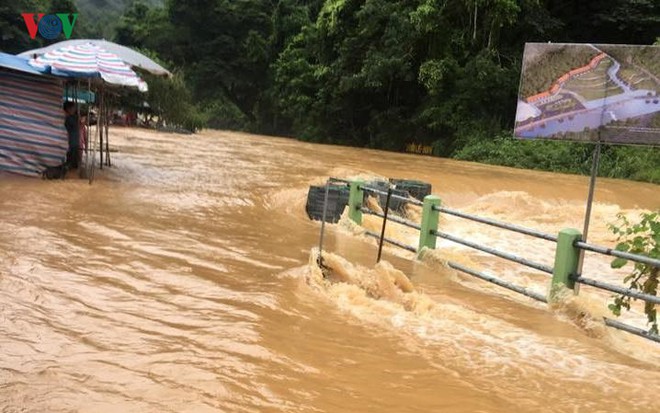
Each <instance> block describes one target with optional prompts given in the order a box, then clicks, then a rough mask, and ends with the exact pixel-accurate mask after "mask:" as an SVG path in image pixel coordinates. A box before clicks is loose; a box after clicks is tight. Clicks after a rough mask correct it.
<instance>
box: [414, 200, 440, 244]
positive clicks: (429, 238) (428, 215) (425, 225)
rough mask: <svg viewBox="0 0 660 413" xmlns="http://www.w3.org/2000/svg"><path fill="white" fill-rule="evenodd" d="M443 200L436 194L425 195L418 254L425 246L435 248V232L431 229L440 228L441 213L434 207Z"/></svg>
mask: <svg viewBox="0 0 660 413" xmlns="http://www.w3.org/2000/svg"><path fill="white" fill-rule="evenodd" d="M440 204H442V201H441V200H440V197H438V196H435V195H427V196H426V197H424V206H423V207H422V225H421V227H422V229H421V230H420V231H419V246H418V247H417V254H418V255H419V254H420V253H421V252H422V249H424V247H426V248H430V249H435V240H436V238H437V237H436V236H435V234H433V233H431V231H437V230H438V220H439V217H440V213H439V212H438V211H436V210H435V209H434V208H433V207H434V206H440Z"/></svg>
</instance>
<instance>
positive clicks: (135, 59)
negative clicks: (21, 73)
mask: <svg viewBox="0 0 660 413" xmlns="http://www.w3.org/2000/svg"><path fill="white" fill-rule="evenodd" d="M80 45H92V46H98V47H100V48H101V49H103V50H106V51H108V52H110V53H113V54H115V55H116V56H117V57H119V58H120V59H121V60H122V61H123V62H124V63H126V64H127V65H129V66H131V67H134V68H135V67H137V68H140V69H142V70H144V71H145V72H149V73H151V74H153V75H157V76H170V75H171V73H170V72H169V71H168V70H167V69H165V68H164V67H162V66H161V65H159V64H158V63H156V62H154V61H153V60H151V59H150V58H148V57H147V56H145V55H143V54H142V53H140V52H136V51H135V50H133V49H130V48H128V47H126V46H122V45H120V44H117V43H113V42H109V41H107V40H93V39H75V40H65V41H62V42H58V43H54V44H51V45H50V46H46V47H42V48H40V49H34V50H28V51H26V52H23V53H21V54H20V55H19V56H25V57H28V58H33V57H34V56H35V55H36V56H41V55H44V54H46V53H48V52H52V51H53V50H57V49H61V48H63V47H68V46H80Z"/></svg>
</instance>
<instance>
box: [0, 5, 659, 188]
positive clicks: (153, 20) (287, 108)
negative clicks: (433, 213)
mask: <svg viewBox="0 0 660 413" xmlns="http://www.w3.org/2000/svg"><path fill="white" fill-rule="evenodd" d="M30 1H32V0H20V1H19V2H18V3H19V4H20V3H29V2H30ZM4 2H7V4H8V5H7V6H0V28H2V30H3V38H2V39H5V38H6V36H5V31H7V33H8V36H12V35H13V34H12V33H13V32H12V30H13V28H14V27H15V24H16V20H17V19H16V17H15V15H14V14H16V13H18V10H20V9H21V7H19V6H14V4H16V3H15V2H14V3H8V0H0V4H3V3H4ZM78 3H79V5H80V6H81V8H83V9H84V10H88V9H90V4H97V5H99V6H98V7H101V6H100V5H101V3H104V1H103V0H86V1H79V2H78ZM119 3H121V5H119V6H116V7H114V6H113V7H114V8H113V10H118V9H121V10H124V11H123V15H122V16H121V18H117V19H114V21H113V22H112V25H111V26H112V27H113V32H114V40H116V41H118V42H120V43H122V44H126V45H129V46H133V47H137V48H140V49H143V50H150V51H152V52H153V53H155V54H157V55H158V57H159V58H160V59H161V60H163V61H164V62H166V63H167V64H168V65H169V66H170V67H173V68H176V69H177V70H179V71H180V72H181V73H183V74H185V79H186V84H187V87H188V88H189V90H190V93H191V98H192V100H193V101H194V102H196V108H197V109H196V110H197V112H198V115H199V117H198V119H205V120H207V121H208V124H209V125H210V126H212V127H219V128H235V129H245V130H251V131H256V132H261V133H272V134H280V135H289V136H296V137H298V138H301V139H306V140H312V141H319V142H332V143H342V144H349V145H357V146H363V147H373V148H383V149H390V150H402V149H404V148H405V147H406V145H407V144H409V143H412V142H414V143H419V144H423V145H432V146H433V148H434V149H433V152H434V154H436V155H443V156H459V155H460V156H461V157H463V158H468V159H476V160H481V161H493V162H498V161H497V159H491V157H493V156H498V155H494V153H495V152H497V151H494V152H493V151H488V150H487V148H492V147H493V144H494V143H495V142H501V141H502V139H503V138H502V136H505V135H506V134H507V131H510V130H511V128H512V126H513V120H514V112H515V106H516V94H517V89H518V85H519V78H520V67H521V59H522V52H523V46H524V43H525V42H528V41H537V42H548V41H552V42H592V43H632V44H651V43H653V42H654V41H655V40H656V39H657V38H658V37H659V36H660V3H658V2H657V1H654V0H583V1H569V0H397V1H394V0H269V1H268V0H186V1H184V0H165V1H164V2H159V1H148V2H145V1H141V0H136V1H133V2H130V1H122V2H118V3H117V4H119ZM10 4H11V5H10ZM120 6H121V7H120ZM99 10H109V9H99ZM83 17H84V16H83ZM19 18H20V17H19ZM12 19H13V20H12ZM93 30H94V29H93V28H92V31H93ZM97 30H98V28H97ZM11 39H15V35H14V37H13V38H11ZM19 40H20V41H17V40H9V42H11V46H12V47H11V48H12V49H14V50H15V49H19V48H24V47H27V45H28V43H29V42H26V41H25V39H19ZM2 41H3V43H2V48H6V47H7V44H8V43H7V40H2ZM542 86H543V85H540V86H539V87H542ZM496 138H497V139H496ZM507 142H508V140H507ZM516 145H518V143H517V142H515V141H512V142H510V143H506V144H505V147H510V148H515V147H517V146H516ZM520 145H525V143H520ZM559 145H568V144H559ZM480 146H481V147H483V148H484V150H479V147H480ZM550 146H551V145H550ZM550 146H548V145H545V144H539V145H537V149H538V150H543V149H539V148H546V147H548V148H549V147H550ZM511 150H513V149H511ZM617 151H622V152H620V153H621V154H623V153H624V152H625V153H628V152H627V151H628V150H625V151H624V150H623V149H621V150H619V149H616V148H614V149H612V152H613V153H619V152H617ZM632 151H633V152H635V149H633V150H632ZM515 152H516V153H517V154H521V153H525V152H526V151H523V150H517V151H515ZM549 152H550V153H554V152H555V151H550V150H549ZM564 152H567V153H568V154H569V155H570V159H572V160H573V162H574V163H575V164H578V165H582V164H583V163H584V162H587V163H588V158H589V154H588V152H589V151H588V150H586V151H582V150H578V151H570V150H566V151H564ZM583 152H585V153H584V154H583ZM638 152H639V151H638ZM512 153H513V152H512ZM635 153H636V152H635ZM617 156H618V155H617ZM621 156H624V155H621ZM624 157H625V156H624ZM583 158H584V159H583ZM640 159H641V158H640ZM658 160H659V155H658V154H657V151H655V152H652V154H651V161H658ZM527 163H529V162H526V161H524V160H522V161H520V162H518V163H517V165H523V166H524V165H525V164H527ZM657 164H658V163H656V165H657ZM548 167H549V168H552V166H548ZM640 168H642V167H640ZM655 168H656V169H657V166H656V167H655ZM579 169H580V167H575V168H574V169H572V170H573V171H576V170H579ZM614 175H615V176H621V175H617V174H616V173H614ZM656 175H657V174H656Z"/></svg>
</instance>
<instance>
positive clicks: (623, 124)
mask: <svg viewBox="0 0 660 413" xmlns="http://www.w3.org/2000/svg"><path fill="white" fill-rule="evenodd" d="M515 135H516V137H518V138H521V139H554V140H570V141H582V142H585V141H589V142H596V141H599V140H600V141H601V142H605V143H616V144H641V145H660V46H631V45H591V44H553V43H528V44H527V45H526V46H525V54H524V57H523V71H522V76H521V81H520V92H519V97H518V109H517V112H516V126H515Z"/></svg>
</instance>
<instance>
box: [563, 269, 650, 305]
mask: <svg viewBox="0 0 660 413" xmlns="http://www.w3.org/2000/svg"><path fill="white" fill-rule="evenodd" d="M573 280H574V281H575V282H577V283H580V284H584V285H590V286H592V287H596V288H599V289H601V290H607V291H610V292H613V293H617V294H621V295H625V296H628V297H633V298H636V299H638V300H642V301H646V302H647V303H653V304H660V297H659V296H657V295H651V294H645V293H643V292H640V291H638V290H634V289H632V288H624V287H619V286H617V285H613V284H608V283H604V282H602V281H598V280H592V279H590V278H585V277H582V276H580V277H573Z"/></svg>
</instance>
